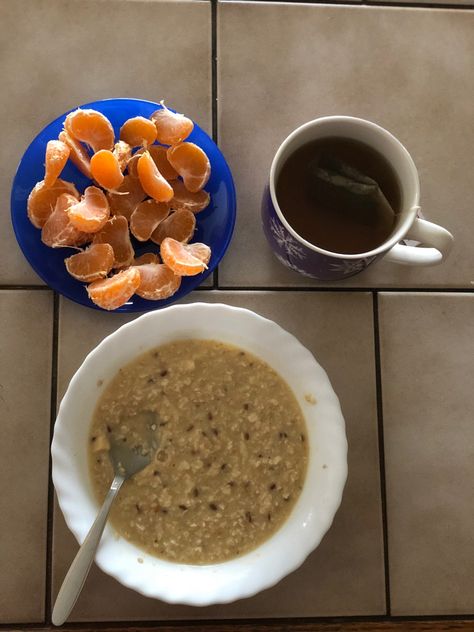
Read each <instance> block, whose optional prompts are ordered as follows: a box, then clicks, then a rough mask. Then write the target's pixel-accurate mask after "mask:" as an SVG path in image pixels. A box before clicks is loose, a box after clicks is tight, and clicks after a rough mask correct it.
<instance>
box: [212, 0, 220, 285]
mask: <svg viewBox="0 0 474 632" xmlns="http://www.w3.org/2000/svg"><path fill="white" fill-rule="evenodd" d="M211 108H212V140H213V141H214V142H215V143H216V145H218V144H219V130H218V122H217V0H211ZM212 289H213V290H218V289H219V266H216V269H215V270H214V275H213V287H212Z"/></svg>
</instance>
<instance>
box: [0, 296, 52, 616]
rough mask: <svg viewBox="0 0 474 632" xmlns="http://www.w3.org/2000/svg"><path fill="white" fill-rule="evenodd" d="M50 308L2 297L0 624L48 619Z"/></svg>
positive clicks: (47, 301) (45, 300) (46, 303)
mask: <svg viewBox="0 0 474 632" xmlns="http://www.w3.org/2000/svg"><path fill="white" fill-rule="evenodd" d="M52 307H53V297H52V293H51V292H49V291H18V290H6V291H0V350H1V353H0V428H1V433H2V439H1V441H0V480H1V481H2V494H1V500H0V560H1V567H2V573H1V575H0V623H9V622H12V621H21V622H25V623H26V622H39V621H42V619H43V616H44V599H45V594H44V591H45V579H46V566H45V561H46V522H47V510H48V459H49V455H48V446H49V430H50V393H51V354H52V323H53V319H52V313H53V309H52ZM32 314H35V317H34V318H31V315H32Z"/></svg>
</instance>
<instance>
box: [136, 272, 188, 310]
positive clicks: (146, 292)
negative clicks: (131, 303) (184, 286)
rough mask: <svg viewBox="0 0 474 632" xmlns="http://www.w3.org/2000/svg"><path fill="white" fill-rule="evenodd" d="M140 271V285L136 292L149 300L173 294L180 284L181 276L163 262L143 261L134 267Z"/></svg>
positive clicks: (156, 299) (160, 298)
mask: <svg viewBox="0 0 474 632" xmlns="http://www.w3.org/2000/svg"><path fill="white" fill-rule="evenodd" d="M136 269H137V270H138V271H139V272H140V285H139V286H138V288H137V290H136V293H137V294H138V296H141V297H142V298H146V299H147V300H150V301H159V300H162V299H165V298H169V297H170V296H173V294H175V293H176V292H177V291H178V289H179V286H180V285H181V277H180V276H179V274H175V273H174V272H173V270H171V269H170V268H168V266H166V265H164V264H163V263H145V264H142V265H140V266H139V267H138V268H136Z"/></svg>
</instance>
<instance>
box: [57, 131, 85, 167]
mask: <svg viewBox="0 0 474 632" xmlns="http://www.w3.org/2000/svg"><path fill="white" fill-rule="evenodd" d="M59 140H62V142H63V143H66V145H67V146H68V147H69V149H70V151H71V153H70V154H69V158H70V160H71V162H72V163H73V164H74V165H75V166H76V167H77V168H78V169H79V171H80V172H81V173H83V174H84V175H85V176H86V177H87V178H91V179H92V174H91V158H90V156H89V154H88V153H87V150H86V148H85V147H84V145H81V143H80V142H79V141H78V140H76V139H75V138H73V137H72V136H69V134H68V133H67V132H66V130H64V129H63V131H62V132H61V133H60V134H59Z"/></svg>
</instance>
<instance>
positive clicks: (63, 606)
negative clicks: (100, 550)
mask: <svg viewBox="0 0 474 632" xmlns="http://www.w3.org/2000/svg"><path fill="white" fill-rule="evenodd" d="M109 441H110V451H109V456H110V460H111V462H112V466H113V468H114V480H113V481H112V484H111V486H110V489H109V491H108V492H107V496H106V497H105V500H104V503H103V505H102V507H101V509H100V511H99V513H98V514H97V518H96V519H95V521H94V524H93V525H92V527H91V528H90V531H89V533H88V534H87V537H86V539H85V540H84V542H83V543H82V546H81V548H80V549H79V551H78V552H77V555H76V557H75V558H74V561H73V563H72V564H71V566H70V568H69V570H68V572H67V575H66V577H65V578H64V581H63V584H62V586H61V590H60V591H59V594H58V596H57V598H56V603H55V604H54V609H53V616H52V621H53V623H54V625H62V624H63V623H64V622H65V621H66V619H67V618H68V616H69V614H70V612H71V610H72V609H73V607H74V604H75V603H76V601H77V598H78V597H79V595H80V594H81V590H82V587H83V586H84V582H85V581H86V578H87V575H88V574H89V570H90V567H91V566H92V562H93V561H94V557H95V552H96V550H97V547H98V545H99V542H100V538H101V537H102V532H103V530H104V527H105V523H106V522H107V517H108V515H109V511H110V508H111V506H112V503H113V501H114V500H115V497H116V496H117V494H118V492H119V490H120V488H121V487H122V485H123V483H124V482H125V481H126V480H127V479H128V478H130V477H131V476H134V475H135V474H137V473H138V472H140V471H141V470H143V469H144V468H145V467H146V466H147V465H149V463H150V462H151V458H152V451H151V450H149V451H148V452H147V451H145V450H143V449H142V448H141V449H137V448H131V447H129V446H128V444H126V443H124V442H123V441H117V440H114V439H113V437H112V436H110V437H109Z"/></svg>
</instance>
